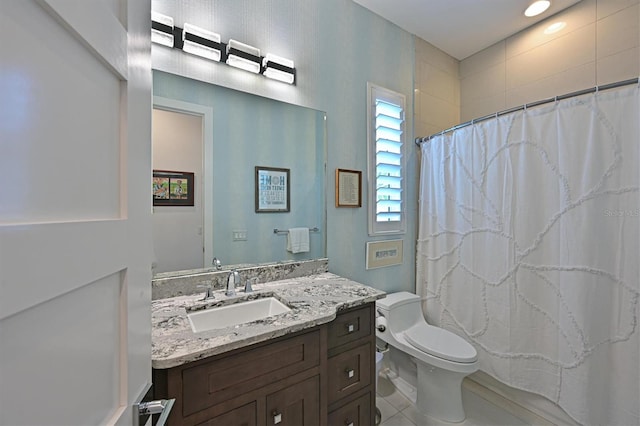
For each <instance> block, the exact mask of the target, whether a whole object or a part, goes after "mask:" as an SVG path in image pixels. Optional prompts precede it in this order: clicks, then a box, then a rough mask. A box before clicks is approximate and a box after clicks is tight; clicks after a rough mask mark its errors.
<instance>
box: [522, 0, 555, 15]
mask: <svg viewBox="0 0 640 426" xmlns="http://www.w3.org/2000/svg"><path fill="white" fill-rule="evenodd" d="M549 6H551V2H550V1H549V0H537V1H534V2H533V3H531V4H530V5H529V7H528V8H527V10H525V11H524V15H525V16H528V17H532V16H537V15H540V14H541V13H542V12H544V11H545V10H547V9H548V8H549Z"/></svg>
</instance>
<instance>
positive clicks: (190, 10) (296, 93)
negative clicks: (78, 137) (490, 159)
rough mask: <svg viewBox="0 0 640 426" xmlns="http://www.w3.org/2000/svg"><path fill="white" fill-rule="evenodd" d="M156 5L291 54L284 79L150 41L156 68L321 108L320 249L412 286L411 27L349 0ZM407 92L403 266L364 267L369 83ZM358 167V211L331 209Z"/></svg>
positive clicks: (390, 286) (371, 276)
mask: <svg viewBox="0 0 640 426" xmlns="http://www.w3.org/2000/svg"><path fill="white" fill-rule="evenodd" d="M152 8H153V10H154V11H157V12H160V13H165V14H167V15H170V16H173V17H174V19H175V25H176V26H182V25H183V24H184V22H189V23H192V24H195V25H198V26H201V27H204V28H208V29H211V30H213V31H215V32H218V33H220V34H221V36H222V40H223V41H224V42H226V41H228V40H229V39H230V38H233V39H236V40H239V41H242V42H244V43H248V44H251V45H254V46H256V47H259V48H260V49H262V51H263V53H266V52H271V53H274V54H277V55H280V56H284V57H287V58H291V59H293V60H294V61H295V66H296V69H297V77H298V81H297V84H296V85H295V86H289V85H286V84H282V83H279V82H275V81H270V80H268V79H265V78H264V77H262V76H259V75H253V74H250V73H247V72H242V71H239V70H236V69H233V68H231V67H229V66H226V65H224V64H211V63H209V62H206V61H203V60H200V59H199V58H195V57H193V56H190V55H187V54H184V53H182V52H179V51H175V50H171V49H167V48H164V47H162V46H155V45H154V46H153V52H152V58H153V67H154V69H158V70H162V71H166V72H169V73H174V74H179V75H183V76H187V77H189V78H193V79H197V80H201V81H206V82H209V83H213V84H217V85H221V86H225V87H230V88H233V89H236V90H241V91H245V92H250V93H255V94H258V95H261V96H266V97H270V98H274V99H278V100H282V101H285V102H290V103H294V104H298V105H303V106H307V107H310V108H314V109H317V110H322V111H326V113H327V117H328V119H327V138H328V147H327V150H328V156H327V173H328V182H327V188H326V199H327V256H328V257H329V269H330V270H331V271H332V272H334V273H337V274H339V275H343V276H345V277H348V278H351V279H354V280H356V281H359V282H362V283H364V284H368V285H371V286H374V287H376V288H379V289H382V290H385V291H398V290H410V291H413V290H414V288H415V240H416V226H417V225H416V224H417V220H416V215H417V181H418V177H417V173H418V159H417V156H418V153H417V150H416V148H415V146H414V144H413V142H412V140H413V137H414V135H413V81H414V58H415V53H414V41H413V37H412V35H411V34H409V33H407V32H406V31H404V30H401V29H400V28H399V27H397V26H396V25H394V24H392V23H390V22H388V21H386V20H384V19H382V18H380V17H379V16H377V15H375V14H373V13H371V12H370V11H368V10H367V9H364V8H362V7H361V6H359V5H357V4H356V3H354V2H353V1H351V0H233V1H230V0H182V1H180V2H178V1H174V0H153V1H152ZM368 81H370V82H372V83H375V84H378V85H380V86H383V87H386V88H388V89H391V90H394V91H397V92H399V93H402V94H404V95H405V96H406V98H407V115H406V116H407V123H406V124H407V127H406V128H407V141H408V144H407V145H408V146H407V150H406V156H407V162H406V164H407V186H406V188H407V193H406V194H405V195H406V199H407V209H408V212H407V213H408V214H407V220H408V228H407V232H406V234H403V235H400V236H394V237H387V239H393V238H401V239H402V240H403V247H404V253H405V256H404V263H403V265H400V266H391V267H387V268H382V269H374V270H366V269H365V252H366V243H367V242H368V241H373V240H379V239H381V238H375V239H374V238H371V237H369V236H368V234H367V205H368V204H367V191H366V170H367V142H366V138H367V130H366V127H367V126H366V123H367V121H366V112H367V106H366V98H367V94H366V85H367V82H368ZM336 168H345V169H356V170H362V171H363V177H364V178H365V184H364V188H363V190H364V193H363V202H364V205H363V207H362V208H358V209H351V208H336V207H334V202H333V200H334V199H335V195H334V194H335V193H334V188H335V180H334V175H335V169H336Z"/></svg>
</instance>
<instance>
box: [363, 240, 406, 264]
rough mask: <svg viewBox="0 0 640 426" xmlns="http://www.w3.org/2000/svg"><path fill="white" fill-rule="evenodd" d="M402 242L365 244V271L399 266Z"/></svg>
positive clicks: (401, 255) (401, 258) (391, 241)
mask: <svg viewBox="0 0 640 426" xmlns="http://www.w3.org/2000/svg"><path fill="white" fill-rule="evenodd" d="M402 260H403V253H402V240H386V241H370V242H368V243H367V262H366V268H367V269H375V268H383V267H385V266H392V265H401V264H402Z"/></svg>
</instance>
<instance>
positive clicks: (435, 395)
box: [416, 361, 468, 423]
mask: <svg viewBox="0 0 640 426" xmlns="http://www.w3.org/2000/svg"><path fill="white" fill-rule="evenodd" d="M417 367H418V386H417V398H416V408H417V409H418V411H419V412H420V414H422V415H426V416H429V417H432V418H435V419H438V420H443V421H446V422H450V423H460V422H462V421H464V419H465V418H466V414H465V412H464V408H463V406H462V380H463V379H464V378H465V377H466V376H467V375H468V373H464V374H462V373H455V372H452V371H448V370H443V369H440V368H437V367H434V366H432V365H429V364H425V363H423V362H420V361H418V362H417Z"/></svg>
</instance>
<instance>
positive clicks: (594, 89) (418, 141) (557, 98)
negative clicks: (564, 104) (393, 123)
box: [415, 78, 640, 146]
mask: <svg viewBox="0 0 640 426" xmlns="http://www.w3.org/2000/svg"><path fill="white" fill-rule="evenodd" d="M639 82H640V78H632V79H630V80H623V81H618V82H616V83H610V84H604V85H602V86H595V87H592V88H590V89H584V90H578V91H577V92H571V93H567V94H566V95H561V96H555V97H553V98H548V99H543V100H541V101H535V102H531V103H529V104H524V105H520V106H517V107H514V108H509V109H505V110H504V111H500V112H496V113H493V114H489V115H485V116H483V117H480V118H475V119H473V120H471V121H466V122H464V123H461V124H458V125H456V126H453V127H450V128H448V129H446V130H443V131H441V132H438V133H434V134H433V135H431V136H425V137H422V138H416V139H415V143H416V145H418V146H420V144H421V143H423V142H429V141H430V140H431V139H432V138H435V137H436V136H440V135H444V134H445V133H449V132H453V131H455V130H458V129H462V128H464V127H467V126H471V125H472V124H475V123H479V122H481V121H485V120H489V119H491V118H498V117H500V116H501V115H505V114H509V113H512V112H516V111H520V110H524V109H527V108H532V107H535V106H538V105H544V104H548V103H551V102H557V101H560V100H562V99H568V98H573V97H575V96H581V95H586V94H587V93H593V92H598V91H600V90H608V89H615V88H616V87H621V86H628V85H631V84H638V83H639Z"/></svg>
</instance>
